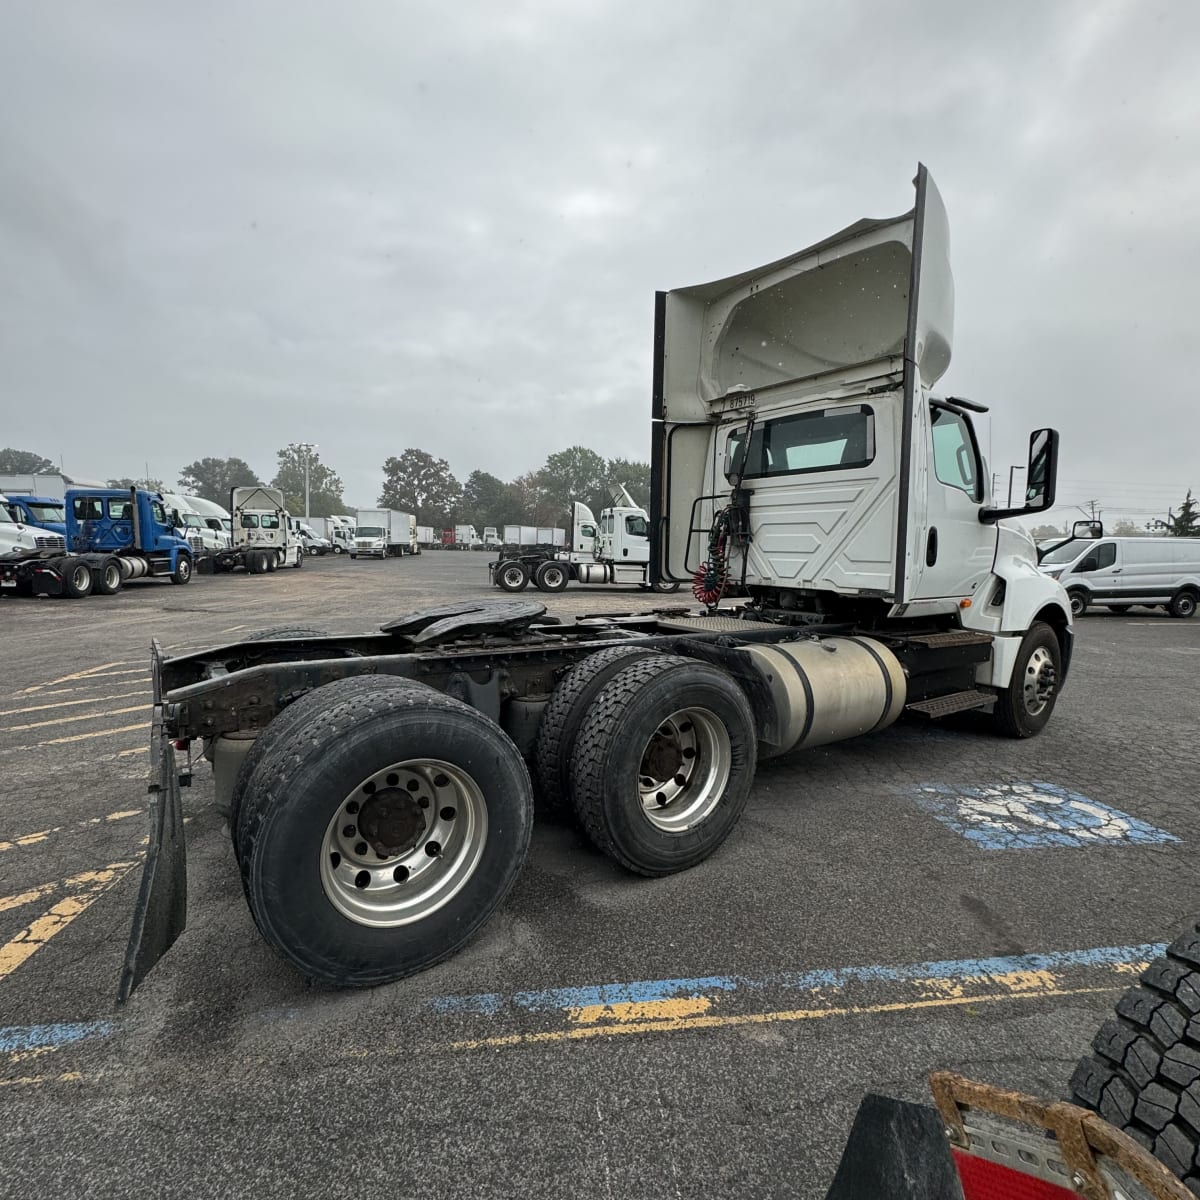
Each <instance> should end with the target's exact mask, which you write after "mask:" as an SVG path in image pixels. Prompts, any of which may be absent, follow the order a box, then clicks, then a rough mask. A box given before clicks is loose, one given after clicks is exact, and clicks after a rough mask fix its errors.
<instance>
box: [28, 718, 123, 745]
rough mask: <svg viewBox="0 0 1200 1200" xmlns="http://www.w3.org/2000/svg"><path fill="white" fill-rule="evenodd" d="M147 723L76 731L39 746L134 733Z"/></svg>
mask: <svg viewBox="0 0 1200 1200" xmlns="http://www.w3.org/2000/svg"><path fill="white" fill-rule="evenodd" d="M145 728H146V726H145V723H144V722H142V721H139V722H138V723H137V724H136V725H118V726H117V727H116V728H115V729H100V730H97V731H96V732H95V733H75V734H72V735H71V736H70V737H60V738H51V739H50V740H49V741H48V742H38V743H37V744H38V746H63V745H65V744H66V743H67V742H86V741H87V740H88V739H89V738H98V737H111V736H112V735H113V734H114V733H132V732H133V730H135V729H143V730H144V729H145ZM11 749H14V750H32V749H35V747H33V746H14V747H11Z"/></svg>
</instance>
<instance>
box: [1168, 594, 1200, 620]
mask: <svg viewBox="0 0 1200 1200" xmlns="http://www.w3.org/2000/svg"><path fill="white" fill-rule="evenodd" d="M1167 612H1169V613H1170V614H1171V616H1173V617H1182V618H1184V619H1186V618H1188V617H1194V616H1195V615H1196V593H1195V592H1191V591H1188V589H1187V588H1184V589H1183V590H1182V591H1178V592H1176V593H1175V595H1174V596H1172V597H1171V603H1170V604H1169V605H1168V607H1167Z"/></svg>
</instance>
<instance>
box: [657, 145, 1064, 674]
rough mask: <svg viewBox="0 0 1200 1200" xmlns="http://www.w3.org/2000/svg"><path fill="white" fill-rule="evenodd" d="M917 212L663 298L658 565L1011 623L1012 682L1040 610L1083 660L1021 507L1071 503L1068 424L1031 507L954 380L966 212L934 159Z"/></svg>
mask: <svg viewBox="0 0 1200 1200" xmlns="http://www.w3.org/2000/svg"><path fill="white" fill-rule="evenodd" d="M914 183H915V187H916V203H915V205H914V207H913V208H912V209H911V210H910V211H909V212H907V213H904V214H903V215H901V216H899V217H895V218H890V219H884V220H861V221H858V222H856V223H854V224H853V225H850V226H849V227H847V228H846V229H843V230H842V231H841V232H840V233H837V234H835V235H833V236H832V237H830V238H827V239H825V240H824V241H822V242H819V243H817V244H816V245H813V246H810V247H809V248H808V249H806V250H802V251H800V252H799V253H797V254H793V255H791V256H789V257H787V258H784V259H780V260H778V261H776V262H774V263H770V264H768V265H767V266H765V267H761V268H758V269H755V270H751V271H747V272H744V273H742V274H740V275H735V276H731V277H729V278H726V279H721V280H717V281H715V282H713V283H707V284H700V285H698V286H695V287H688V288H682V289H678V290H676V291H671V292H665V293H663V292H660V293H659V294H658V297H657V304H656V328H655V345H656V362H655V374H654V408H653V432H652V440H653V453H652V480H651V491H652V497H651V529H652V530H653V535H652V539H651V540H652V541H653V542H654V543H655V556H654V558H653V560H652V564H651V567H652V577H653V578H656V579H668V580H675V581H679V582H684V581H688V582H691V583H692V585H693V592H694V593H695V594H696V596H697V598H699V599H702V601H703V602H704V603H706V604H710V605H715V604H716V603H718V602H719V600H720V599H721V597H722V596H723V595H724V593H725V591H726V589H727V588H728V587H729V586H730V585H731V584H737V585H738V586H739V587H740V588H743V589H745V592H746V593H747V594H748V595H749V596H750V598H751V607H752V608H753V609H754V610H755V612H756V613H757V614H758V615H759V616H761V617H762V618H764V619H767V620H784V621H789V622H795V623H798V624H804V623H806V622H816V621H829V620H853V621H855V622H857V623H859V625H860V626H871V627H876V628H901V627H908V628H912V627H913V626H914V625H915V624H916V623H918V622H925V623H927V625H928V626H929V628H931V629H934V630H941V631H945V632H949V631H953V630H958V629H962V630H974V631H978V632H979V633H980V635H981V636H985V637H986V639H988V640H991V641H992V643H993V648H992V653H991V658H990V661H989V662H987V663H983V664H981V666H980V669H979V672H978V680H979V682H980V683H981V684H985V685H991V686H994V687H997V688H1006V687H1007V686H1008V683H1009V679H1010V676H1011V671H1012V667H1013V664H1014V662H1015V661H1016V659H1017V657H1018V653H1017V652H1018V649H1019V646H1020V643H1021V641H1022V638H1023V637H1024V635H1025V634H1026V632H1027V631H1028V630H1029V629H1030V628H1031V626H1032V625H1033V624H1034V623H1035V622H1040V623H1042V624H1045V625H1049V626H1050V627H1051V628H1053V629H1054V631H1055V635H1056V637H1057V638H1058V640H1059V643H1060V651H1061V659H1062V663H1063V665H1064V669H1065V664H1066V662H1067V661H1068V660H1069V651H1070V613H1069V605H1068V602H1067V599H1066V596H1065V594H1064V592H1063V590H1062V589H1061V588H1060V587H1059V586H1058V585H1057V583H1056V582H1055V581H1053V580H1051V579H1049V578H1047V577H1046V576H1045V575H1043V574H1042V573H1041V572H1039V571H1038V569H1037V553H1036V550H1035V547H1034V545H1033V542H1032V539H1030V538H1029V536H1028V535H1027V534H1026V533H1025V532H1024V530H1023V529H1021V528H1020V527H1019V526H1017V525H1016V524H1015V523H1006V522H1005V518H1009V517H1015V516H1025V515H1030V514H1033V513H1037V512H1041V511H1044V510H1045V509H1047V508H1049V507H1050V506H1051V505H1052V504H1053V503H1054V492H1055V478H1056V472H1057V457H1058V435H1057V433H1055V432H1054V431H1053V430H1050V429H1042V430H1038V431H1036V432H1035V433H1034V434H1033V435H1032V436H1031V438H1030V443H1029V472H1028V481H1029V486H1028V493H1027V497H1026V503H1025V504H1024V505H1023V506H1022V507H1020V508H1013V509H1003V508H997V507H995V506H994V505H993V504H992V498H991V496H990V494H989V487H988V478H989V475H988V470H987V465H986V463H985V462H984V460H983V457H982V454H981V453H980V448H979V439H978V437H977V435H976V432H975V428H974V423H973V417H974V416H975V415H976V414H978V413H980V412H986V411H987V410H986V408H984V406H983V405H980V404H977V403H975V402H974V401H971V400H966V399H963V398H961V397H955V396H947V395H941V394H939V393H937V392H936V391H935V388H936V385H937V383H938V381H939V380H940V379H941V377H942V375H943V374H944V373H945V371H946V368H947V367H948V366H949V363H950V354H951V345H952V341H953V324H954V283H953V278H952V275H951V272H950V262H949V224H948V221H947V217H946V211H945V208H944V206H943V203H942V200H941V197H940V195H939V194H938V191H937V187H936V186H935V184H934V182H933V180H932V179H931V178H930V176H929V174H928V172H927V171H926V169H925V168H924V167H923V166H921V167H918V171H917V177H916V179H915V181H914Z"/></svg>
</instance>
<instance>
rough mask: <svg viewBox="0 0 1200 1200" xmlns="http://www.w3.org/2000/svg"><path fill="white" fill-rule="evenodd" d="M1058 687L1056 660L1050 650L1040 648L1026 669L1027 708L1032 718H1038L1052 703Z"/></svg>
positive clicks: (1025, 692)
mask: <svg viewBox="0 0 1200 1200" xmlns="http://www.w3.org/2000/svg"><path fill="white" fill-rule="evenodd" d="M1057 685H1058V672H1057V671H1056V670H1055V668H1054V659H1053V658H1051V656H1050V652H1049V651H1048V650H1046V649H1045V648H1044V647H1039V648H1038V649H1037V650H1035V651H1034V652H1033V653H1032V654H1031V655H1030V656H1029V663H1028V665H1027V666H1026V668H1025V680H1024V688H1023V691H1024V695H1025V708H1026V710H1027V711H1028V712H1029V713H1030V715H1031V716H1036V715H1037V714H1038V713H1040V712H1041V711H1042V709H1043V708H1045V707H1046V705H1047V704H1049V703H1050V700H1051V699H1052V698H1053V696H1054V689H1055V687H1056V686H1057Z"/></svg>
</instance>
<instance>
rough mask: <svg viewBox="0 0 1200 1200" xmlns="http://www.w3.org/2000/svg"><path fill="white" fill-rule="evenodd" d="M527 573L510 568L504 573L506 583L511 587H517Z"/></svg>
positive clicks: (517, 568)
mask: <svg viewBox="0 0 1200 1200" xmlns="http://www.w3.org/2000/svg"><path fill="white" fill-rule="evenodd" d="M524 574H525V572H524V571H522V570H521V569H520V568H519V567H508V568H507V569H506V570H505V572H504V582H505V583H507V584H508V586H509V587H516V586H517V584H519V583H520V582H521V580H522V578H523V577H524Z"/></svg>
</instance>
